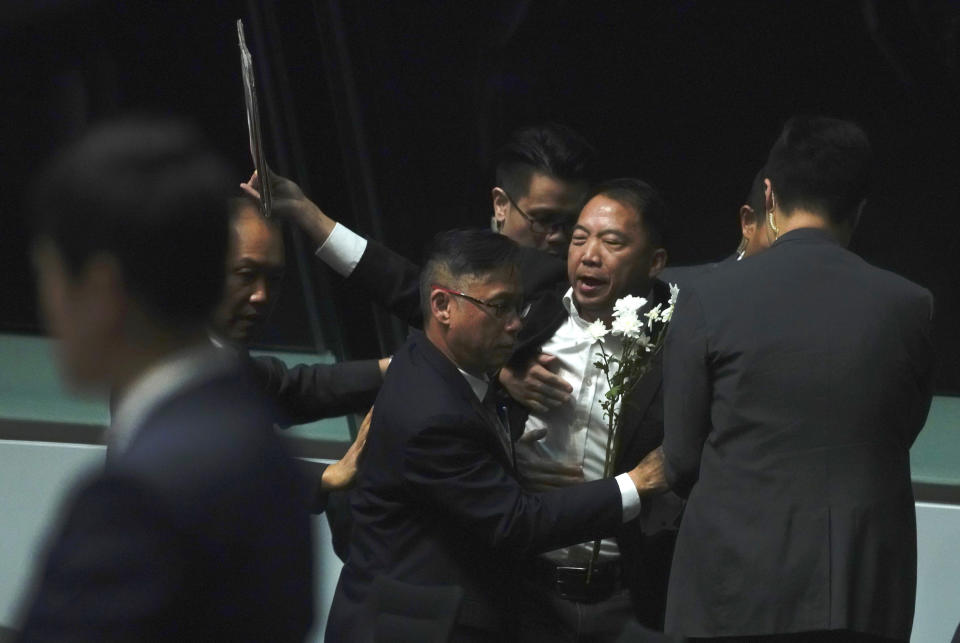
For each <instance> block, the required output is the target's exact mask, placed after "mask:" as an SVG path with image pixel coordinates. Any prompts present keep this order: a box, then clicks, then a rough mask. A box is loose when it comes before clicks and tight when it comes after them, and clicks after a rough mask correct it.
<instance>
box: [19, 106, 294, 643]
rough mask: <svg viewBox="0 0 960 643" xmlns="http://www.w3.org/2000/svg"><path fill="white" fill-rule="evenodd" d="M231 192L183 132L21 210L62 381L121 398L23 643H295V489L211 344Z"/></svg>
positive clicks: (149, 139)
mask: <svg viewBox="0 0 960 643" xmlns="http://www.w3.org/2000/svg"><path fill="white" fill-rule="evenodd" d="M230 183H231V180H230V176H229V173H228V172H227V171H226V169H225V168H224V167H223V166H222V164H221V161H220V160H219V159H218V158H217V157H216V156H215V155H214V154H213V153H212V152H211V151H209V149H208V148H207V147H206V145H205V144H204V143H203V142H202V141H201V140H200V138H199V136H197V134H196V133H195V132H194V131H193V130H192V129H190V128H188V127H185V126H183V125H181V124H177V123H173V122H154V121H129V122H124V123H118V124H113V125H108V126H104V127H102V128H100V129H97V130H94V131H93V132H91V133H90V134H88V135H87V136H86V137H84V138H83V139H82V140H81V141H80V142H78V143H77V144H76V145H75V146H73V147H71V148H70V149H68V150H67V151H66V152H64V153H63V154H62V155H61V156H59V157H58V158H57V159H56V160H55V161H54V162H53V163H52V164H51V166H50V167H49V168H48V169H47V171H46V172H45V173H44V174H43V175H42V176H41V178H40V180H39V181H38V184H37V187H36V189H35V190H34V203H33V205H34V210H35V215H36V224H37V236H36V246H35V248H36V249H35V262H36V266H37V272H38V285H39V296H40V297H39V298H40V302H41V304H42V307H43V311H44V314H45V318H46V320H47V323H48V325H49V327H50V329H51V331H52V333H53V335H54V336H55V337H56V338H57V339H58V345H57V348H58V357H59V360H58V361H59V363H60V366H61V370H62V371H63V374H64V377H65V379H66V381H67V382H68V383H69V384H70V385H72V386H73V387H74V388H76V389H79V390H84V391H91V390H94V391H96V390H114V391H117V393H118V395H117V406H116V413H115V415H114V416H113V421H112V423H111V427H110V429H109V432H108V436H109V441H110V444H109V448H108V453H109V455H108V459H107V464H106V467H105V469H104V470H103V471H102V472H101V473H98V474H96V475H94V476H93V477H92V478H91V479H90V480H89V481H87V482H86V483H85V484H83V485H82V486H81V487H80V488H79V490H78V491H77V492H76V494H75V495H74V497H73V499H72V500H71V502H70V503H69V507H68V509H67V512H66V514H65V517H64V519H63V522H62V524H61V525H60V527H59V530H58V532H57V534H56V536H55V537H54V539H53V541H52V545H51V546H50V548H49V552H48V554H47V556H46V561H45V563H44V565H43V568H42V571H41V573H40V574H39V577H38V585H37V587H36V588H35V591H34V596H33V597H32V600H31V602H30V603H29V606H28V609H27V611H26V614H25V618H24V620H23V625H22V635H21V640H24V641H48V640H49V641H64V640H70V641H120V640H124V641H128V640H129V641H133V640H136V641H154V640H156V641H160V640H208V641H212V640H234V641H248V640H249V641H263V640H271V641H302V640H303V638H304V636H305V635H306V633H307V631H308V629H309V627H310V623H311V620H312V596H311V594H312V583H311V576H312V560H311V559H312V551H311V550H312V548H311V542H310V524H309V516H308V514H307V512H306V508H305V505H306V489H305V485H304V481H303V480H302V478H301V477H300V475H299V472H298V470H297V469H296V467H295V466H294V464H293V463H292V462H291V461H290V459H289V458H288V456H287V454H286V453H285V451H284V449H283V447H282V445H281V443H280V441H279V439H278V438H277V437H276V435H275V434H274V432H273V431H272V419H273V412H272V410H271V409H270V408H269V407H268V406H267V404H266V403H265V402H264V401H263V399H262V398H261V396H260V395H258V394H257V392H256V390H255V388H254V387H253V385H252V384H251V383H250V382H249V381H247V378H246V377H245V376H244V375H243V370H242V369H241V368H240V367H239V366H238V364H237V363H236V361H235V360H233V359H231V356H230V354H229V353H228V352H224V351H219V350H217V349H215V348H214V347H213V346H211V344H210V340H209V337H208V335H207V324H208V320H209V316H210V313H211V312H212V308H213V306H214V305H215V304H216V302H217V300H218V298H219V295H220V293H221V292H222V288H223V280H224V271H223V266H224V262H225V255H226V248H227V243H228V229H227V212H226V207H225V205H226V195H227V194H228V190H229V189H230V188H229V186H230Z"/></svg>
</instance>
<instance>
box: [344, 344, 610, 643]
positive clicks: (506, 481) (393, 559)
mask: <svg viewBox="0 0 960 643" xmlns="http://www.w3.org/2000/svg"><path fill="white" fill-rule="evenodd" d="M502 433H503V429H502V428H501V427H500V426H499V425H497V424H496V419H495V416H493V414H492V412H491V411H488V410H487V409H485V408H484V407H483V406H482V405H481V403H480V401H479V400H477V398H476V395H475V394H474V393H473V390H472V389H471V388H470V386H469V384H468V383H467V381H466V380H465V379H464V377H463V375H462V374H461V373H460V372H459V371H458V370H457V369H456V367H455V366H454V365H453V364H452V363H451V362H450V361H449V360H448V359H447V358H446V357H445V356H444V355H443V354H442V353H441V352H440V351H438V350H437V349H436V348H435V347H434V346H433V345H432V344H431V343H430V342H429V341H428V340H427V339H426V337H425V336H424V335H422V334H421V333H418V332H417V333H414V334H413V335H412V336H411V338H410V339H409V340H408V341H407V343H406V344H405V345H404V346H403V347H402V348H401V349H400V350H399V351H398V352H397V354H396V355H395V356H394V359H393V362H392V364H391V366H390V370H389V371H388V372H387V376H386V379H385V381H384V383H383V387H382V388H381V390H380V395H379V396H378V397H377V402H376V405H375V407H374V414H373V423H372V425H371V427H370V433H369V437H368V438H367V445H366V449H365V453H364V457H363V459H362V462H361V465H360V471H359V475H358V479H357V486H356V488H355V489H354V491H353V493H352V494H351V499H352V508H353V515H354V520H355V527H354V532H353V538H352V541H351V543H350V554H349V556H348V557H347V562H346V565H345V566H344V568H343V572H342V573H341V575H340V582H339V584H338V586H337V591H336V594H335V596H334V600H333V606H332V608H331V612H330V620H329V621H328V625H327V638H328V640H334V641H353V640H364V639H363V636H364V632H365V631H364V627H365V626H366V625H368V624H369V623H370V622H371V621H372V619H371V618H370V615H367V614H364V613H363V610H362V605H363V603H364V600H365V599H366V596H367V593H368V591H369V587H370V584H371V582H372V581H373V579H374V578H375V577H377V576H380V575H384V576H387V577H389V578H393V579H396V580H399V581H402V582H405V583H412V584H416V585H460V586H462V587H463V589H464V595H465V596H464V602H463V606H462V609H461V612H460V617H459V620H458V630H457V631H458V632H459V633H460V634H463V633H464V631H465V630H468V629H469V628H477V629H480V630H487V631H490V632H499V633H500V634H501V635H503V634H504V633H505V632H506V631H508V630H509V620H510V619H509V616H508V614H509V607H510V605H511V594H512V592H513V591H514V590H515V588H516V586H517V584H516V582H514V580H513V574H514V573H515V570H516V568H517V567H518V565H517V562H518V559H520V558H521V557H523V556H525V555H530V554H534V553H536V552H539V551H544V550H548V549H553V548H556V547H560V546H563V545H568V544H572V543H576V542H582V541H585V540H589V539H591V538H594V537H598V536H603V535H609V534H611V533H613V531H615V529H616V528H617V526H618V524H619V523H620V521H621V519H622V509H621V498H620V491H619V488H618V486H617V483H616V481H615V480H599V481H596V482H591V483H587V484H583V485H577V486H574V487H570V488H568V489H563V490H560V491H555V492H551V493H546V494H531V493H527V492H525V491H524V490H523V489H522V488H521V487H520V485H519V483H518V482H517V480H516V479H515V477H514V475H513V473H512V471H511V467H512V458H511V453H510V452H509V451H508V447H507V446H506V444H508V442H507V440H506V439H505V436H503V435H502Z"/></svg>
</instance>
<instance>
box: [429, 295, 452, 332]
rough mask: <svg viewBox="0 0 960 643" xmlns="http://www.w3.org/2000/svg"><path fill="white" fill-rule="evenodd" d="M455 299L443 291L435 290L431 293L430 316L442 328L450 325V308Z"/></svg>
mask: <svg viewBox="0 0 960 643" xmlns="http://www.w3.org/2000/svg"><path fill="white" fill-rule="evenodd" d="M452 300H453V297H451V296H450V295H449V294H448V293H445V292H443V291H442V290H434V291H433V292H431V293H430V314H431V315H433V318H434V319H435V320H437V323H439V324H440V325H442V326H449V325H450V313H451V311H450V307H451V305H452Z"/></svg>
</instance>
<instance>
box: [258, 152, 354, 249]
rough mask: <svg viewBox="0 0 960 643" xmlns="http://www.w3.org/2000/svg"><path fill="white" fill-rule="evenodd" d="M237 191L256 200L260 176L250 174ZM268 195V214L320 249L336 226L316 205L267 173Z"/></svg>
mask: <svg viewBox="0 0 960 643" xmlns="http://www.w3.org/2000/svg"><path fill="white" fill-rule="evenodd" d="M240 187H241V188H242V189H243V191H244V192H246V193H247V194H249V195H250V196H252V197H254V198H255V199H257V200H258V201H259V200H260V175H259V174H257V172H256V170H254V172H253V174H251V175H250V179H249V180H248V181H247V182H246V183H241V184H240ZM270 192H271V194H272V195H273V210H272V214H275V215H276V216H278V217H281V218H284V219H290V220H291V221H293V222H294V223H296V224H297V225H298V226H299V227H300V229H302V230H303V231H304V233H306V234H307V235H308V236H309V237H310V238H311V239H312V240H313V242H314V243H316V244H317V245H322V244H323V242H324V241H326V240H327V237H329V236H330V233H331V232H333V228H334V226H336V225H337V222H336V221H334V220H333V219H331V218H330V217H328V216H327V215H326V214H324V212H323V210H321V209H320V208H319V207H317V204H316V203H314V202H313V201H311V200H310V199H308V198H307V196H306V195H305V194H304V193H303V190H301V189H300V186H299V185H297V184H296V183H294V182H293V181H291V180H290V179H288V178H286V177H283V176H280V175H279V174H277V173H275V172H272V171H271V172H270Z"/></svg>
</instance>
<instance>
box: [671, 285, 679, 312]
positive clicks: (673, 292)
mask: <svg viewBox="0 0 960 643" xmlns="http://www.w3.org/2000/svg"><path fill="white" fill-rule="evenodd" d="M679 295H680V286H678V285H677V284H670V307H671V308H673V305H674V304H675V303H677V297H678V296H679Z"/></svg>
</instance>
